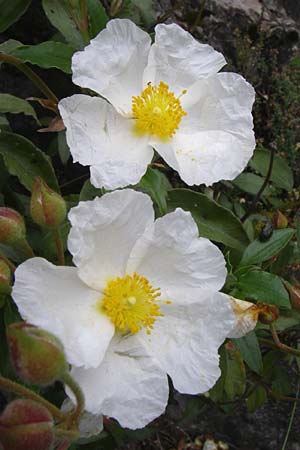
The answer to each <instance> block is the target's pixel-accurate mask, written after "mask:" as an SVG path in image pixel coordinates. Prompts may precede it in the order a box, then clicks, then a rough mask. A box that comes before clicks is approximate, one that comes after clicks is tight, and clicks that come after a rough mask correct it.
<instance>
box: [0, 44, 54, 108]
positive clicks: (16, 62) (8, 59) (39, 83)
mask: <svg viewBox="0 0 300 450" xmlns="http://www.w3.org/2000/svg"><path fill="white" fill-rule="evenodd" d="M0 61H3V62H5V63H8V64H12V65H13V66H15V67H17V68H18V69H19V70H21V72H23V73H24V75H26V76H27V77H28V78H29V79H30V80H31V81H32V82H33V83H34V84H35V85H36V87H37V88H38V89H39V90H40V91H41V92H42V93H43V94H44V95H45V96H46V97H47V98H48V99H49V100H51V101H52V102H54V103H55V104H57V103H58V98H57V97H56V95H55V94H54V93H53V92H52V91H51V89H50V88H49V87H48V86H47V84H46V83H45V82H44V81H43V80H42V79H41V78H40V77H39V76H38V75H37V74H36V73H35V72H34V71H33V70H32V69H30V67H28V66H27V65H26V64H24V63H23V61H21V60H20V59H18V58H16V57H15V56H12V55H7V54H6V53H3V52H0Z"/></svg>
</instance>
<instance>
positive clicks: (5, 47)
mask: <svg viewBox="0 0 300 450" xmlns="http://www.w3.org/2000/svg"><path fill="white" fill-rule="evenodd" d="M22 45H23V44H22V42H20V41H16V40H15V39H8V41H5V42H3V43H2V44H0V52H3V53H7V54H8V55H10V54H11V52H12V51H13V50H15V49H16V48H18V47H21V46H22ZM1 64H3V62H2V61H0V66H1Z"/></svg>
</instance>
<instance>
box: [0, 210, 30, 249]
mask: <svg viewBox="0 0 300 450" xmlns="http://www.w3.org/2000/svg"><path fill="white" fill-rule="evenodd" d="M25 236H26V228H25V222H24V219H23V217H22V216H21V215H20V214H19V213H18V212H17V211H15V210H14V209H11V208H6V207H5V206H1V207H0V243H1V244H5V245H12V244H15V243H16V242H18V241H23V240H24V239H25Z"/></svg>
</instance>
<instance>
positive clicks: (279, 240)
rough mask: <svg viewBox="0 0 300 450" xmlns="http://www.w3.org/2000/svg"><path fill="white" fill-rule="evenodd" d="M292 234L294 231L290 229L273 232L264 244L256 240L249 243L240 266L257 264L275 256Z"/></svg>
mask: <svg viewBox="0 0 300 450" xmlns="http://www.w3.org/2000/svg"><path fill="white" fill-rule="evenodd" d="M294 233H295V230H293V229H292V228H285V229H284V230H275V231H274V232H273V234H272V236H271V237H270V239H268V240H267V241H266V242H261V241H259V240H258V239H256V240H255V241H253V242H251V244H249V245H248V247H247V248H246V250H245V252H244V254H243V257H242V260H241V262H240V266H249V265H251V264H259V263H262V262H264V261H266V260H268V259H270V258H272V257H273V256H275V255H277V253H279V252H280V250H282V249H283V248H284V247H285V246H286V245H287V244H288V242H289V241H290V240H291V239H292V237H293V235H294Z"/></svg>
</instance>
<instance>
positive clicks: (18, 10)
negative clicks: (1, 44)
mask: <svg viewBox="0 0 300 450" xmlns="http://www.w3.org/2000/svg"><path fill="white" fill-rule="evenodd" d="M30 3H31V0H13V1H12V0H0V11H1V14H0V33H2V32H3V31H5V30H6V29H7V28H9V27H10V26H11V25H12V24H13V23H15V22H16V21H17V20H18V19H19V17H21V16H22V15H23V14H24V13H25V11H26V10H27V8H28V7H29V5H30Z"/></svg>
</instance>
